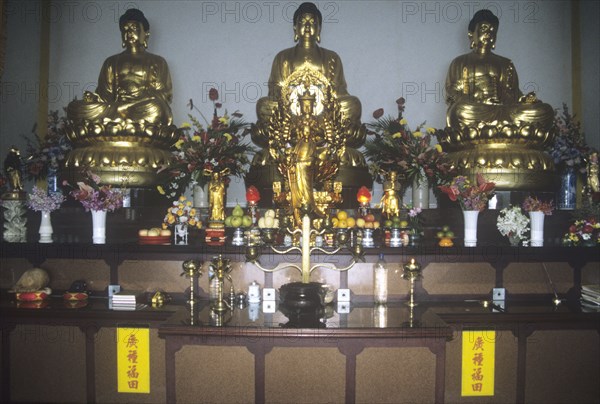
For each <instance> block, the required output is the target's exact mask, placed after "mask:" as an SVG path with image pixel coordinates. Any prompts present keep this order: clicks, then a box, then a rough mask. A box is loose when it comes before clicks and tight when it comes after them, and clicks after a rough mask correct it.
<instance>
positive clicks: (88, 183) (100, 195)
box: [63, 170, 123, 212]
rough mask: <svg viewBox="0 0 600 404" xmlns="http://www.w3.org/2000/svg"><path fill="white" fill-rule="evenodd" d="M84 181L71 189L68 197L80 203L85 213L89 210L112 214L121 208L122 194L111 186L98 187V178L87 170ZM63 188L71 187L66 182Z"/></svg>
mask: <svg viewBox="0 0 600 404" xmlns="http://www.w3.org/2000/svg"><path fill="white" fill-rule="evenodd" d="M84 176H85V180H84V181H80V182H78V183H77V186H78V187H79V188H77V189H73V190H72V191H71V192H70V195H71V196H72V197H73V198H75V200H77V201H79V202H81V204H82V205H83V207H84V208H85V210H86V212H88V211H90V210H106V211H107V212H112V211H114V210H115V209H118V208H120V207H121V206H123V193H122V192H121V191H120V190H116V189H113V188H112V186H111V185H100V177H99V176H98V175H96V174H94V173H92V172H91V171H89V170H86V171H84ZM63 186H65V187H70V188H74V187H72V186H71V185H70V184H69V183H68V182H67V181H63Z"/></svg>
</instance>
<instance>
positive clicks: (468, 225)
mask: <svg viewBox="0 0 600 404" xmlns="http://www.w3.org/2000/svg"><path fill="white" fill-rule="evenodd" d="M463 217H464V220H465V247H475V246H477V218H478V217H479V211H478V210H463Z"/></svg>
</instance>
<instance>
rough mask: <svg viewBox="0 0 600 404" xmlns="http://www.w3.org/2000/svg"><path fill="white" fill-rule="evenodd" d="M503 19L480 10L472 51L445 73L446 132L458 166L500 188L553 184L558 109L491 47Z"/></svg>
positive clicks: (471, 34) (473, 25)
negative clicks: (523, 83) (526, 87)
mask: <svg viewBox="0 0 600 404" xmlns="http://www.w3.org/2000/svg"><path fill="white" fill-rule="evenodd" d="M498 26H499V20H498V18H497V17H496V16H495V15H494V14H493V13H492V12H491V11H489V10H479V11H477V12H476V13H475V15H474V16H473V18H472V19H471V21H470V22H469V31H468V37H469V40H470V41H471V49H473V51H472V52H470V53H467V54H465V55H462V56H459V57H457V58H456V59H454V60H453V61H452V63H451V64H450V68H449V69H448V75H447V77H446V94H447V99H446V102H447V104H448V111H447V125H448V128H447V129H446V132H445V136H444V137H443V138H442V139H440V140H441V143H443V144H445V145H444V146H445V148H446V149H447V150H448V151H449V152H450V158H451V159H453V160H454V161H455V164H456V165H457V168H458V169H459V171H463V172H464V173H465V174H467V175H469V176H473V177H474V176H475V173H477V172H480V173H483V174H484V175H485V177H486V178H489V179H491V180H493V181H494V182H495V183H496V184H497V186H498V187H499V188H501V189H527V190H532V189H536V190H537V189H542V190H543V189H551V188H552V186H553V181H554V176H553V174H552V171H553V170H554V164H553V162H552V159H551V158H550V157H549V156H548V155H546V154H545V153H543V152H542V148H543V145H544V144H545V143H546V142H550V141H552V138H553V119H554V110H553V108H552V107H551V106H550V105H548V104H544V103H542V102H540V101H539V100H538V99H537V97H536V95H535V93H529V94H526V95H523V93H521V90H520V89H519V80H518V77H517V72H516V70H515V67H514V65H513V63H512V62H511V61H510V60H509V59H507V58H504V57H502V56H498V55H496V54H494V53H493V52H492V49H494V48H495V46H496V35H497V31H498Z"/></svg>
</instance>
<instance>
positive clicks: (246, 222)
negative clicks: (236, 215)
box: [242, 215, 252, 227]
mask: <svg viewBox="0 0 600 404" xmlns="http://www.w3.org/2000/svg"><path fill="white" fill-rule="evenodd" d="M242 226H244V227H250V226H252V218H251V217H250V216H248V215H244V216H242Z"/></svg>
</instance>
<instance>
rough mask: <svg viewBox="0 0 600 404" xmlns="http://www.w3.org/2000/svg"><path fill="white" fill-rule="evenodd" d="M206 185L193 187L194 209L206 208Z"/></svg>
mask: <svg viewBox="0 0 600 404" xmlns="http://www.w3.org/2000/svg"><path fill="white" fill-rule="evenodd" d="M206 188H207V185H204V186H202V185H194V189H193V194H194V207H195V208H208V192H207V189H206Z"/></svg>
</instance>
